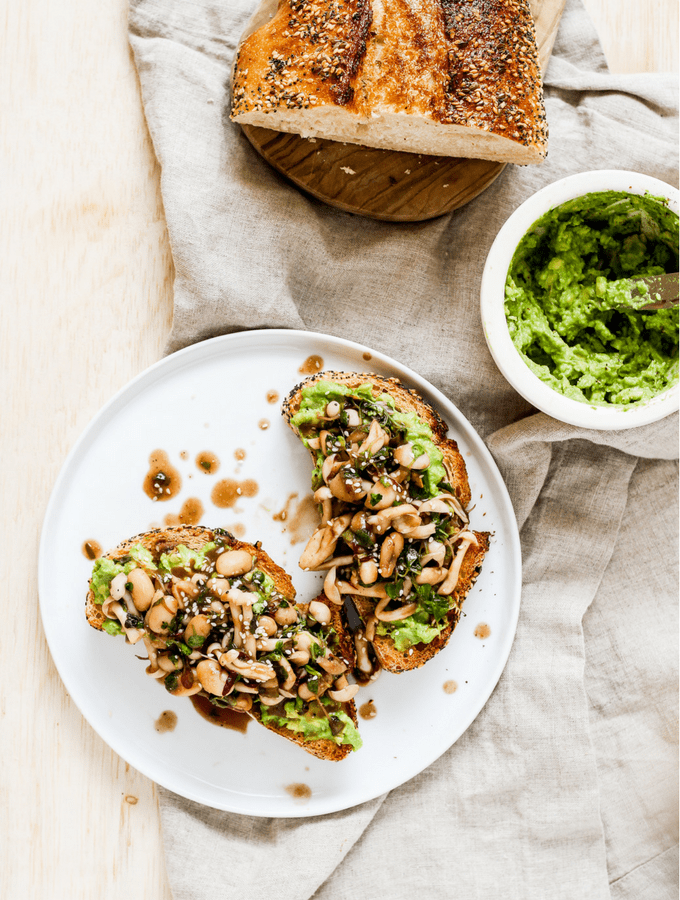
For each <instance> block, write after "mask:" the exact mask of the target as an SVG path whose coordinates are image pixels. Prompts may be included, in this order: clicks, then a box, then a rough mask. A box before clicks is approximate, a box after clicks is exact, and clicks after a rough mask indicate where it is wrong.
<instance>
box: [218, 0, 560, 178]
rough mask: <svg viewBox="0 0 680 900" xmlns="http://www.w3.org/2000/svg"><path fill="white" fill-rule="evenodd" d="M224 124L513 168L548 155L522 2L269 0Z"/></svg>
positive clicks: (244, 54)
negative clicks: (486, 161)
mask: <svg viewBox="0 0 680 900" xmlns="http://www.w3.org/2000/svg"><path fill="white" fill-rule="evenodd" d="M259 21H260V22H261V23H262V24H260V25H259V27H258V28H257V29H256V30H255V31H254V32H252V33H250V34H247V36H246V37H245V39H244V40H243V41H242V43H241V45H240V47H239V49H238V52H237V56H236V62H235V66H234V75H233V97H232V106H231V118H232V119H233V120H234V121H235V122H238V123H241V124H250V125H258V126H261V127H264V128H272V129H274V130H277V131H285V132H293V133H297V134H300V135H302V136H303V137H315V138H316V137H321V138H328V139H330V140H337V141H346V142H349V143H356V144H363V145H365V146H369V147H382V148H386V149H390V150H402V151H408V152H413V153H423V154H433V155H442V156H455V157H469V158H478V159H489V160H495V161H498V162H512V163H517V164H520V165H526V164H531V163H538V162H541V161H542V160H543V159H544V158H545V156H546V153H547V137H548V131H547V124H546V118H545V107H544V102H543V90H542V85H541V75H540V68H539V60H538V50H537V46H536V33H535V27H534V22H533V18H532V15H531V9H530V5H529V0H422V2H420V3H418V4H407V3H404V2H403V0H280V2H278V5H277V2H276V0H265V2H264V3H263V4H262V9H261V15H260V18H259Z"/></svg>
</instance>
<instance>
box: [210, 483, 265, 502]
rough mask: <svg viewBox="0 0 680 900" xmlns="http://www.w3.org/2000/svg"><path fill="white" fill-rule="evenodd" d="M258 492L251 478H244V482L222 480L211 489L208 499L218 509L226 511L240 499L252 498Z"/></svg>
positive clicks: (256, 485) (257, 487)
mask: <svg viewBox="0 0 680 900" xmlns="http://www.w3.org/2000/svg"><path fill="white" fill-rule="evenodd" d="M258 490H259V486H258V484H257V482H256V481H253V479H252V478H246V480H245V481H236V480H235V479H234V478H223V479H222V481H218V482H217V484H216V485H215V487H214V488H213V490H212V493H211V495H210V499H211V500H212V502H213V503H214V504H215V506H217V507H219V508H220V509H227V508H228V507H230V506H233V505H234V504H235V503H236V501H237V500H239V499H241V497H254V496H255V495H256V494H257V492H258Z"/></svg>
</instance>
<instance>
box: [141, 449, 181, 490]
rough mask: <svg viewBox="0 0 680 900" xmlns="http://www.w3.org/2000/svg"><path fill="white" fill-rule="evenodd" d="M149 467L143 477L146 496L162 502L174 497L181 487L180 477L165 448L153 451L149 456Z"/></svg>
mask: <svg viewBox="0 0 680 900" xmlns="http://www.w3.org/2000/svg"><path fill="white" fill-rule="evenodd" d="M149 467H150V468H149V471H148V472H147V473H146V478H145V479H144V493H145V494H146V495H147V497H150V498H151V499H152V500H157V501H163V502H164V501H166V500H170V499H171V498H172V497H175V496H176V495H177V494H178V493H179V491H180V488H181V487H182V479H181V478H180V476H179V472H178V471H177V469H176V468H175V467H174V466H173V465H172V463H171V462H170V460H169V459H168V454H167V453H166V452H165V450H154V451H153V453H152V454H151V455H150V456H149Z"/></svg>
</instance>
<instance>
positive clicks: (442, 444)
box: [281, 370, 472, 507]
mask: <svg viewBox="0 0 680 900" xmlns="http://www.w3.org/2000/svg"><path fill="white" fill-rule="evenodd" d="M318 381H334V382H338V383H340V384H345V385H347V387H350V388H357V387H360V386H361V385H362V384H371V385H373V394H374V396H376V397H377V396H378V395H379V394H389V395H390V396H391V397H392V399H393V400H394V402H395V404H396V406H397V409H398V410H400V411H401V412H414V413H415V414H416V415H417V416H419V418H421V419H422V420H423V421H424V422H426V423H427V424H428V425H429V426H430V428H431V429H432V434H433V435H434V442H435V444H436V445H437V446H438V447H439V449H440V450H441V452H442V455H443V457H444V466H445V467H446V471H447V473H448V475H449V483H450V484H451V487H452V488H453V490H454V493H455V495H456V497H457V498H458V500H459V501H460V502H461V504H462V505H463V506H464V507H465V506H467V505H468V503H469V502H470V500H471V496H472V495H471V493H470V484H469V482H468V477H467V469H466V468H465V460H464V459H463V457H462V455H461V453H460V451H459V449H458V444H457V443H456V442H455V441H454V440H453V438H450V437H447V431H448V426H447V425H446V423H445V422H444V420H443V419H442V417H441V416H440V415H439V413H438V412H437V411H436V410H435V409H433V407H432V406H430V404H429V403H426V402H425V400H423V398H422V397H421V396H420V395H419V394H418V393H417V391H414V390H413V389H412V388H408V387H406V386H405V385H404V384H402V382H401V381H399V379H398V378H385V377H384V376H383V375H376V374H374V373H362V372H334V371H330V370H329V371H325V372H319V373H318V374H316V375H312V376H311V377H310V378H306V379H305V380H304V381H301V382H300V384H298V385H296V386H295V387H294V388H293V389H292V391H291V392H290V393H289V394H288V396H287V397H286V399H285V400H284V401H283V405H282V407H281V411H282V415H283V417H284V419H285V420H286V423H287V424H288V425H289V426H290V427H291V428H292V430H293V431H294V432H295V434H297V436H298V437H299V436H300V432H299V431H298V430H297V429H296V428H295V426H294V425H293V424H292V423H291V419H292V418H293V416H294V415H295V414H296V413H297V412H298V411H299V409H300V403H301V402H302V389H303V388H304V387H306V386H307V385H310V384H315V383H316V382H318ZM312 459H313V460H314V462H316V460H315V459H314V456H313V454H312Z"/></svg>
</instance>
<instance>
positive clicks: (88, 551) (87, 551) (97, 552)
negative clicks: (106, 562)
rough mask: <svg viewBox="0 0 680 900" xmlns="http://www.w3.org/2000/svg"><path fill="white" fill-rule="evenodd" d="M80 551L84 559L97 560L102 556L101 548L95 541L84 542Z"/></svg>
mask: <svg viewBox="0 0 680 900" xmlns="http://www.w3.org/2000/svg"><path fill="white" fill-rule="evenodd" d="M82 551H83V556H84V557H86V559H99V557H100V556H101V555H102V548H101V547H100V545H99V544H98V543H97V542H96V541H85V543H84V544H83V546H82Z"/></svg>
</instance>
